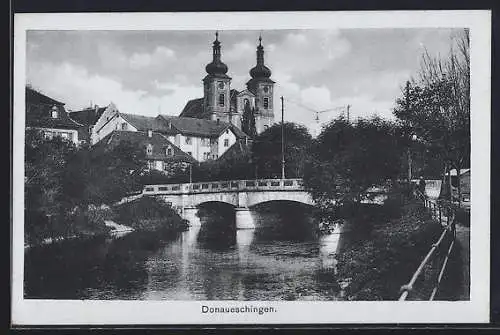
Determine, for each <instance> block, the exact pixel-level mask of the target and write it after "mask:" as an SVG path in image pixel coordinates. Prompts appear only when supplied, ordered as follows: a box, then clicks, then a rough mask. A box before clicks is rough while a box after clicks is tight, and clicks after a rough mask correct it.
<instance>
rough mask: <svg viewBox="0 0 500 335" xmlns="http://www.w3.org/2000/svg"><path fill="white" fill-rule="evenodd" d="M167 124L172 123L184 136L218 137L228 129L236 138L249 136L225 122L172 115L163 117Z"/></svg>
mask: <svg viewBox="0 0 500 335" xmlns="http://www.w3.org/2000/svg"><path fill="white" fill-rule="evenodd" d="M161 117H162V118H164V119H165V120H166V121H167V122H168V121H170V122H171V124H172V126H173V127H175V129H177V130H178V131H179V132H180V133H181V134H183V135H192V136H198V137H218V136H219V135H220V134H222V132H223V131H225V130H226V129H228V128H229V129H231V130H232V131H233V132H234V133H235V135H236V137H238V138H241V137H246V136H247V135H246V134H245V133H244V132H242V131H241V130H239V129H238V128H237V127H235V126H234V125H232V124H230V123H227V122H223V121H218V122H217V121H212V120H206V119H197V118H190V117H178V116H170V115H161Z"/></svg>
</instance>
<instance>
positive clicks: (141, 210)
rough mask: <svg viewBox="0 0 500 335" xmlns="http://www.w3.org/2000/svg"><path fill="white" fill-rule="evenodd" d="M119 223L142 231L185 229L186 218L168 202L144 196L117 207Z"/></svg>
mask: <svg viewBox="0 0 500 335" xmlns="http://www.w3.org/2000/svg"><path fill="white" fill-rule="evenodd" d="M115 210H116V212H117V220H118V222H119V223H121V224H123V225H126V226H129V227H132V228H134V229H135V230H142V231H183V230H186V229H187V228H188V225H187V223H186V221H185V220H183V219H182V218H181V217H180V216H179V214H177V212H176V211H175V210H174V209H173V208H172V207H171V206H170V205H168V204H167V203H165V202H163V201H161V200H158V199H156V198H154V197H142V198H139V199H136V200H134V201H131V202H128V203H125V204H121V205H118V206H116V207H115Z"/></svg>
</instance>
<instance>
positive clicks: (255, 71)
mask: <svg viewBox="0 0 500 335" xmlns="http://www.w3.org/2000/svg"><path fill="white" fill-rule="evenodd" d="M250 76H251V77H252V78H269V77H271V70H270V69H269V68H268V67H267V66H265V65H264V47H263V46H262V36H259V46H258V47H257V65H255V67H253V68H252V69H251V70H250Z"/></svg>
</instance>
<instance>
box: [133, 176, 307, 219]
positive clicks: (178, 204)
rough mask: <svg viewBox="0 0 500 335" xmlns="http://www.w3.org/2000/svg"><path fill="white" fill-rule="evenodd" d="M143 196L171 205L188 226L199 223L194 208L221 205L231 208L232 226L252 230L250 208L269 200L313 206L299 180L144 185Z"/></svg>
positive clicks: (196, 209)
mask: <svg viewBox="0 0 500 335" xmlns="http://www.w3.org/2000/svg"><path fill="white" fill-rule="evenodd" d="M142 195H143V196H155V197H159V198H161V199H162V200H163V201H165V202H168V203H171V204H172V206H173V207H175V208H177V209H178V211H179V212H180V213H181V215H182V217H183V218H184V219H187V220H188V221H189V222H190V223H191V224H192V225H197V224H200V222H199V218H198V217H197V216H196V213H197V211H198V206H199V205H201V204H203V203H208V202H222V203H226V204H229V205H232V206H233V207H234V208H235V213H236V214H235V215H236V227H237V228H238V229H242V228H254V227H255V226H254V224H253V221H252V219H251V216H250V207H253V206H255V205H258V204H261V203H264V202H269V201H279V200H281V201H282V200H285V201H294V202H299V203H303V204H307V205H313V200H312V198H311V196H310V194H309V193H308V192H306V191H305V189H304V186H303V183H302V179H253V180H232V181H212V182H203V183H189V184H165V185H145V186H144V189H143V192H142Z"/></svg>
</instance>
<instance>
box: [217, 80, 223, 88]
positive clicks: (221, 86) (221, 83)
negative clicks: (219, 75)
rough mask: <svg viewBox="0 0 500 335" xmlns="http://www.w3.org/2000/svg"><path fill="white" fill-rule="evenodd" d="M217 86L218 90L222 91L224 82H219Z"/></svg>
mask: <svg viewBox="0 0 500 335" xmlns="http://www.w3.org/2000/svg"><path fill="white" fill-rule="evenodd" d="M218 86H219V89H221V90H222V89H223V88H224V82H223V81H219V82H218Z"/></svg>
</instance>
